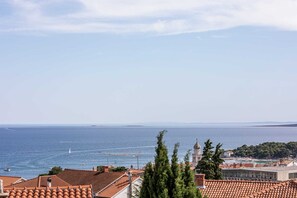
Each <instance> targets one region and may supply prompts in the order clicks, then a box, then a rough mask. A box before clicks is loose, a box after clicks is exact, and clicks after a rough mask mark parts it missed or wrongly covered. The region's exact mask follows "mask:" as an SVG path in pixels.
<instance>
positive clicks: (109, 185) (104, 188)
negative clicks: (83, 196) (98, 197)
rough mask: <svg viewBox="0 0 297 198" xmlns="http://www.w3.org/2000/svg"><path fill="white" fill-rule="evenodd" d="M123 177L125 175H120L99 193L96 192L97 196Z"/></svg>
mask: <svg viewBox="0 0 297 198" xmlns="http://www.w3.org/2000/svg"><path fill="white" fill-rule="evenodd" d="M125 175H127V174H126V173H124V174H123V175H121V176H120V177H118V178H117V179H115V180H114V181H112V182H110V183H109V184H108V185H107V186H105V187H104V188H102V189H101V190H100V191H98V192H97V194H99V193H101V192H102V191H104V190H105V189H107V188H108V187H109V186H111V185H112V184H114V183H115V182H117V181H118V180H120V179H121V178H122V177H124V176H125Z"/></svg>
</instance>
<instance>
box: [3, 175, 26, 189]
mask: <svg viewBox="0 0 297 198" xmlns="http://www.w3.org/2000/svg"><path fill="white" fill-rule="evenodd" d="M0 179H1V180H2V181H3V186H4V187H6V186H10V185H13V184H17V183H20V182H23V181H26V179H24V178H22V177H14V176H0Z"/></svg>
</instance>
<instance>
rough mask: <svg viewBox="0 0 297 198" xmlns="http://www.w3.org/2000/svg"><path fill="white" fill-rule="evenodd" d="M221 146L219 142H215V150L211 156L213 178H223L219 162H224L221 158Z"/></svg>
mask: <svg viewBox="0 0 297 198" xmlns="http://www.w3.org/2000/svg"><path fill="white" fill-rule="evenodd" d="M221 147H222V144H221V143H219V144H217V146H216V149H215V152H214V154H213V156H212V161H213V163H214V179H223V174H222V169H221V168H220V164H222V163H223V162H224V160H223V159H222V158H221V155H222V153H223V149H221Z"/></svg>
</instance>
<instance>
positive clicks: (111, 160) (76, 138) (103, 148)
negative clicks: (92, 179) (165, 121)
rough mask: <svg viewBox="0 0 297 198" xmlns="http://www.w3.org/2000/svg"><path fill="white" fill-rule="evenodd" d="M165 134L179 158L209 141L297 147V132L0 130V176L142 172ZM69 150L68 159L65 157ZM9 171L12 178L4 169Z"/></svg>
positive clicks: (289, 130)
mask: <svg viewBox="0 0 297 198" xmlns="http://www.w3.org/2000/svg"><path fill="white" fill-rule="evenodd" d="M163 129H167V130H168V133H167V134H166V138H165V141H166V144H167V145H168V147H169V152H170V153H171V152H172V147H173V145H174V143H176V142H180V145H181V146H180V152H179V154H180V157H181V158H182V157H183V156H184V154H185V153H186V151H187V150H188V149H191V148H192V146H193V144H194V143H195V139H196V138H198V140H199V142H200V144H203V142H204V141H205V140H206V139H208V138H210V139H211V140H212V141H213V142H214V143H219V142H221V143H223V145H224V146H223V147H224V148H225V149H229V148H236V147H238V146H241V145H242V144H258V143H261V142H265V141H281V142H288V141H297V128H288V127H287V128H285V127H284V128H252V127H250V128H248V127H246V128H152V127H151V128H149V127H135V128H133V127H131V128H129V127H123V128H111V127H109V128H99V127H34V128H0V175H17V176H23V177H25V178H32V177H35V176H37V175H38V174H40V173H45V172H47V171H48V170H49V169H50V168H51V167H53V166H57V165H58V166H62V167H63V168H77V169H91V168H92V167H93V166H96V165H106V164H112V165H116V166H121V165H124V166H130V165H133V166H134V167H137V156H138V159H139V165H140V167H142V166H143V165H144V164H145V163H147V162H148V161H151V160H152V159H153V157H154V146H155V142H156V135H157V133H158V132H159V131H160V130H163ZM69 148H71V153H70V154H69ZM6 167H10V168H11V172H5V171H4V168H6Z"/></svg>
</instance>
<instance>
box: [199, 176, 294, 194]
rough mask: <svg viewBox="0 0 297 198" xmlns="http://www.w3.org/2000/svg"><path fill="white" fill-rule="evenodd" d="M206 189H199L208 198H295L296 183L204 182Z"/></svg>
mask: <svg viewBox="0 0 297 198" xmlns="http://www.w3.org/2000/svg"><path fill="white" fill-rule="evenodd" d="M205 186H206V188H204V189H200V191H201V192H202V194H203V195H206V196H207V197H208V198H228V197H231V198H233V197H236V198H293V197H297V183H296V182H295V181H285V182H263V181H240V180H206V185H205Z"/></svg>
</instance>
